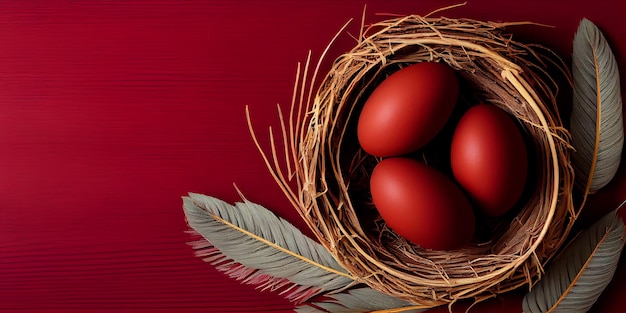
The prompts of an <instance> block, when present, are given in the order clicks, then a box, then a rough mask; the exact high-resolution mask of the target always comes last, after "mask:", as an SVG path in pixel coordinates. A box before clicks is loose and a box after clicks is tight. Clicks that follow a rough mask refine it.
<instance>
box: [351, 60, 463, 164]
mask: <svg viewBox="0 0 626 313" xmlns="http://www.w3.org/2000/svg"><path fill="white" fill-rule="evenodd" d="M458 93H459V83H458V80H457V78H456V75H455V73H454V70H452V68H451V67H450V66H448V65H447V64H445V63H436V62H422V63H417V64H413V65H410V66H408V67H405V68H403V69H401V70H399V71H397V72H395V73H393V74H392V75H391V76H389V77H387V78H386V79H385V80H384V81H383V82H382V83H381V84H380V85H378V86H377V87H376V89H374V91H373V92H372V94H371V95H370V96H369V98H368V99H367V101H366V102H365V105H364V106H363V110H362V111H361V113H360V115H359V120H358V126H357V135H358V140H359V143H360V145H361V147H362V148H363V149H364V150H365V151H366V152H367V153H369V154H372V155H375V156H383V157H384V156H399V155H404V154H407V153H410V152H413V151H415V150H417V149H419V148H421V147H422V146H424V145H426V143H428V142H429V141H430V140H431V139H433V138H434V137H435V135H437V133H438V132H439V131H440V130H441V129H442V128H443V126H444V124H445V123H446V122H447V121H448V119H449V118H450V115H451V113H452V110H453V109H454V105H455V104H456V101H457V97H458Z"/></svg>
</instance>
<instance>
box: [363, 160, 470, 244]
mask: <svg viewBox="0 0 626 313" xmlns="http://www.w3.org/2000/svg"><path fill="white" fill-rule="evenodd" d="M370 190H371V193H372V200H373V202H374V205H375V206H376V208H377V209H378V212H379V213H380V215H381V217H382V218H383V219H384V220H385V223H387V225H388V226H389V227H390V228H391V229H393V230H394V231H395V232H396V233H397V234H399V235H400V236H402V237H404V238H406V239H407V240H409V241H411V242H413V243H415V244H417V245H419V246H421V247H422V248H426V249H437V250H450V249H456V248H461V247H462V246H463V245H465V244H467V243H468V242H469V241H470V240H471V239H472V237H473V234H474V212H473V210H472V207H471V204H470V202H469V200H468V199H467V197H466V196H465V195H464V194H463V192H462V191H461V190H460V189H459V188H458V187H457V186H456V185H455V184H454V182H453V181H452V180H450V179H449V178H448V177H446V176H445V175H443V174H442V173H440V172H438V171H437V170H435V169H433V168H431V167H429V166H427V165H425V164H423V163H421V162H419V161H416V160H413V159H410V158H404V157H394V158H387V159H384V160H382V161H381V162H380V163H378V164H377V165H376V167H375V168H374V171H373V172H372V175H371V179H370Z"/></svg>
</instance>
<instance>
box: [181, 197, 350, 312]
mask: <svg viewBox="0 0 626 313" xmlns="http://www.w3.org/2000/svg"><path fill="white" fill-rule="evenodd" d="M183 208H184V211H185V215H186V217H187V222H188V223H189V226H191V228H193V229H194V230H195V231H196V232H198V233H199V234H201V235H202V236H203V237H204V238H205V239H206V241H205V244H203V243H202V242H200V243H199V244H198V243H197V244H196V245H195V248H196V249H200V250H199V255H200V256H203V257H204V258H205V261H207V262H210V263H211V264H213V265H215V266H216V267H217V268H218V269H219V270H221V271H224V272H226V273H227V274H229V275H230V276H231V277H234V278H237V279H240V280H242V281H243V282H245V283H249V284H254V285H257V286H259V287H261V288H271V289H279V288H280V289H283V294H284V295H285V297H286V298H288V299H290V300H291V301H294V302H297V303H299V302H302V301H306V300H307V299H309V298H311V297H313V296H315V295H317V294H319V293H326V292H329V291H334V290H340V289H343V288H347V287H349V286H350V285H351V284H353V283H354V279H353V278H352V277H351V276H350V275H349V274H348V273H347V272H346V270H345V269H343V268H342V267H341V266H340V265H339V263H338V262H337V261H336V260H335V259H334V258H333V257H332V255H331V254H330V253H329V252H328V250H326V249H325V248H324V247H323V246H322V245H321V244H319V243H317V242H315V241H313V240H312V239H310V238H309V237H307V236H306V235H304V234H303V233H302V232H300V230H298V229H297V228H296V227H295V226H293V225H292V224H290V223H289V222H287V221H286V220H284V219H282V218H279V217H277V216H276V215H275V214H274V213H272V212H271V211H269V210H268V209H266V208H264V207H262V206H260V205H258V204H254V203H252V202H249V201H247V200H244V202H240V203H237V204H236V205H235V206H232V205H230V204H228V203H226V202H224V201H222V200H219V199H217V198H214V197H210V196H205V195H200V194H194V193H190V194H189V196H188V197H183Z"/></svg>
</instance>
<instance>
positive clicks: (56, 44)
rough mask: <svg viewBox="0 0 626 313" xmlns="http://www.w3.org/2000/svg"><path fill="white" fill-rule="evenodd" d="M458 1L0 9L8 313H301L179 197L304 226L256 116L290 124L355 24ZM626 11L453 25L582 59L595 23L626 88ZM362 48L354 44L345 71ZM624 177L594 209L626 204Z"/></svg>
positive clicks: (510, 8)
mask: <svg viewBox="0 0 626 313" xmlns="http://www.w3.org/2000/svg"><path fill="white" fill-rule="evenodd" d="M454 3H457V2H456V1H354V0H352V1H343V2H336V1H298V2H297V1H286V0H281V1H264V2H257V1H238V2H237V3H231V2H229V1H164V0H162V1H125V2H114V1H84V2H82V1H63V2H59V1H29V2H22V1H0V311H2V310H6V311H20V312H28V311H37V312H42V311H44V312H45V311H64V312H72V311H74V310H75V311H81V312H82V311H91V312H98V311H102V312H108V311H114V310H118V311H133V312H164V311H174V312H194V311H203V312H207V311H210V312H212V311H215V312H244V311H249V312H260V311H265V312H269V311H271V312H275V311H283V312H287V311H290V310H291V308H292V305H291V304H290V303H288V302H286V301H285V300H282V299H281V298H280V297H278V296H276V295H274V294H271V293H269V292H258V291H256V290H254V288H253V287H251V286H244V285H240V284H239V283H238V282H236V281H233V280H230V279H228V278H226V277H225V276H224V275H222V274H221V273H218V272H216V271H215V270H214V269H213V268H212V267H211V266H209V265H207V264H205V263H203V262H202V261H201V260H200V259H197V258H195V257H194V256H193V252H192V250H191V248H190V247H188V246H187V245H186V244H185V243H186V241H188V240H189V239H190V237H189V236H188V235H187V234H185V230H186V229H187V227H186V224H185V221H184V216H183V212H182V209H181V203H182V202H181V199H180V197H181V196H183V195H185V194H186V193H187V192H189V191H193V192H199V193H204V194H210V195H213V196H217V197H219V198H222V199H224V200H227V201H236V200H238V196H237V193H236V191H235V189H234V188H233V183H236V184H237V186H238V187H239V188H240V189H241V191H242V192H243V193H244V194H245V195H246V197H247V198H248V199H250V200H252V201H254V202H257V203H260V204H262V205H264V206H266V207H268V208H271V209H273V210H275V211H276V212H277V213H278V214H279V215H281V216H283V217H286V218H287V219H289V220H290V221H292V222H293V223H295V224H296V225H298V226H301V227H303V225H304V224H303V223H302V222H301V221H300V220H299V217H298V216H297V215H296V214H295V211H294V210H292V209H291V208H290V206H289V203H288V202H287V201H286V199H285V198H284V197H283V196H282V194H281V192H280V191H279V189H278V187H277V186H276V185H275V184H274V182H273V180H272V178H271V176H270V175H269V174H268V172H267V171H266V169H265V167H264V164H263V162H262V160H261V158H260V156H259V154H258V153H257V151H256V150H255V147H254V145H253V143H252V140H251V139H250V136H249V134H248V130H247V127H246V122H245V116H244V107H245V105H250V109H251V112H252V116H253V120H254V123H255V125H256V126H257V128H258V129H260V130H261V129H265V128H266V127H267V126H269V125H275V126H276V125H277V124H276V122H277V119H276V107H275V106H276V104H277V103H281V104H282V105H284V106H287V105H288V104H289V103H290V99H291V90H292V86H293V79H294V76H295V69H296V63H297V62H298V61H303V60H304V59H305V57H306V54H307V52H308V50H309V49H310V50H312V51H313V56H314V58H315V57H317V56H319V54H320V53H321V51H322V50H323V48H324V47H325V46H326V44H327V42H328V41H329V40H330V38H331V37H332V36H333V35H334V34H335V33H336V31H337V30H338V29H339V28H340V27H341V25H343V24H344V23H345V22H346V21H347V20H348V19H350V18H355V20H354V21H353V22H352V24H351V26H350V27H349V28H348V31H349V33H352V34H356V33H358V26H359V24H360V17H361V13H362V11H363V8H364V5H365V4H367V21H369V22H373V21H376V20H378V19H380V17H377V16H375V15H374V13H398V14H411V13H416V14H426V13H428V12H430V11H431V10H433V9H435V8H439V7H441V6H446V5H450V4H454ZM625 3H626V2H624V1H611V0H596V1H552V2H548V1H538V0H533V1H485V0H480V1H479V0H474V1H469V2H468V3H467V4H466V5H465V6H464V7H461V8H456V9H453V10H450V11H449V12H446V13H445V15H447V16H451V17H470V18H476V19H485V20H497V21H520V20H532V21H535V22H539V23H544V24H550V25H553V26H555V27H554V28H531V29H522V30H520V31H519V35H520V37H521V38H524V39H532V40H533V41H537V42H541V43H545V44H549V45H551V46H553V47H554V48H555V50H556V51H557V52H559V53H561V54H562V55H564V56H566V57H568V56H569V55H570V53H571V40H572V38H573V35H574V31H575V29H576V27H577V25H578V22H579V21H580V19H581V18H582V17H587V18H589V19H591V20H592V21H593V22H595V23H596V24H597V25H598V26H600V27H601V28H602V30H603V31H604V32H605V35H606V36H607V38H608V39H609V41H610V42H611V44H612V46H613V48H614V50H615V52H616V54H617V56H618V61H619V62H620V64H621V65H620V66H621V71H622V73H626V68H625V66H626V41H625V40H623V32H624V30H625V29H626V22H624V12H626V4H625ZM353 43H354V41H353V40H352V39H351V38H350V36H349V35H348V34H347V33H346V34H343V35H342V36H341V37H340V38H339V42H338V44H337V46H336V47H335V48H334V49H332V50H331V56H330V59H332V58H334V57H336V56H337V54H338V53H340V52H342V51H344V50H345V49H348V48H349V47H351V46H352V45H353ZM325 64H327V63H325ZM622 76H623V75H622ZM622 90H624V84H623V83H622ZM264 142H265V143H267V140H265V141H264ZM624 177H626V175H625V173H624V170H623V169H622V171H621V174H620V176H619V179H618V181H617V182H616V183H615V184H614V187H612V188H613V191H610V192H608V193H605V195H604V196H601V197H599V198H598V197H596V200H595V201H594V202H593V203H594V204H595V205H596V206H598V204H603V205H605V207H610V206H613V207H614V206H615V205H616V203H617V202H619V201H620V200H623V199H624V190H625V189H626V187H625V185H626V184H625V183H624V181H625V180H626V179H625V178H624ZM617 275H618V277H616V279H615V280H614V281H613V283H612V284H611V285H610V288H609V290H608V291H607V292H606V293H605V294H604V296H603V297H602V298H601V300H600V302H599V305H598V306H597V307H596V308H595V311H596V312H614V311H618V310H620V308H621V303H622V299H623V297H624V296H626V283H625V282H624V278H625V277H626V264H623V262H622V264H620V268H619V269H618V274H617ZM504 298H506V299H508V300H507V301H506V302H501V301H499V300H495V301H492V302H491V304H487V305H486V306H489V307H490V308H489V309H485V307H483V309H484V310H487V311H491V312H510V311H520V310H521V309H520V298H519V296H516V295H510V296H505V297H504ZM502 303H504V304H502ZM501 306H503V307H501ZM479 308H480V307H479Z"/></svg>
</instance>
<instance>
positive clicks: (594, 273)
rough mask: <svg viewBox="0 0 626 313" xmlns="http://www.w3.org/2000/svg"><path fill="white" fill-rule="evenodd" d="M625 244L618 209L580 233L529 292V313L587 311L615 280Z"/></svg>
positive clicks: (526, 306) (526, 304) (526, 308)
mask: <svg viewBox="0 0 626 313" xmlns="http://www.w3.org/2000/svg"><path fill="white" fill-rule="evenodd" d="M623 247H624V222H623V221H622V219H621V217H619V216H618V215H617V214H616V211H613V212H612V213H609V214H608V215H606V216H605V217H603V218H602V219H600V220H599V221H597V222H596V223H595V224H593V225H592V226H591V227H590V228H588V229H586V230H585V231H583V232H582V233H580V234H579V236H578V237H576V238H575V239H574V240H573V241H572V242H571V243H570V244H569V245H568V246H567V247H566V248H565V250H564V251H563V252H562V253H561V254H560V255H559V256H558V257H557V258H556V259H555V260H554V263H553V264H552V265H550V267H549V268H548V270H547V272H546V274H545V276H544V277H543V279H541V280H540V281H539V282H538V283H537V285H535V286H534V287H533V288H532V289H531V291H530V292H529V293H528V294H526V296H525V297H524V301H523V303H522V307H523V310H524V312H525V313H539V312H567V313H572V312H586V311H587V310H589V309H590V308H591V306H592V305H593V304H594V303H595V302H596V300H597V299H598V297H599V296H600V294H601V293H602V291H603V290H604V289H605V288H606V286H607V285H608V284H609V282H610V281H611V278H612V277H613V274H615V269H616V268H617V264H618V261H619V258H620V254H621V252H622V249H623Z"/></svg>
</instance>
